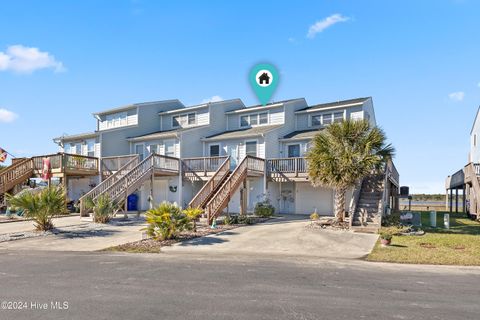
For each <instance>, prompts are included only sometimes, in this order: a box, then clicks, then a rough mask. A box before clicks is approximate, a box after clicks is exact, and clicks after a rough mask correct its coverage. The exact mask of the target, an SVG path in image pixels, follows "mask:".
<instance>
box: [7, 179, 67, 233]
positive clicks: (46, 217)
mask: <svg viewBox="0 0 480 320" xmlns="http://www.w3.org/2000/svg"><path fill="white" fill-rule="evenodd" d="M66 198H67V196H66V191H65V188H64V187H63V186H50V187H48V188H45V189H42V190H41V191H40V192H38V193H32V192H23V193H21V194H19V195H17V196H11V195H7V201H8V202H9V203H10V205H11V206H12V207H14V208H16V209H23V210H24V212H25V216H26V217H27V218H31V219H33V221H34V222H35V228H36V229H37V230H41V231H47V230H50V229H52V228H53V223H52V219H53V218H54V217H56V216H58V215H61V214H63V213H66V212H67V203H66Z"/></svg>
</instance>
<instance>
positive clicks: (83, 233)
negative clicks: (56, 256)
mask: <svg viewBox="0 0 480 320" xmlns="http://www.w3.org/2000/svg"><path fill="white" fill-rule="evenodd" d="M54 225H55V227H56V231H55V234H49V235H45V236H37V237H33V238H27V239H19V240H14V241H5V242H0V250H2V249H3V250H28V251H31V250H42V251H96V250H101V249H105V248H108V247H111V246H116V245H120V244H124V243H127V242H134V241H138V240H141V239H142V231H140V230H141V229H142V228H144V227H145V226H146V223H145V221H144V219H135V218H133V217H131V219H130V221H126V222H122V221H121V217H117V218H115V219H113V221H112V223H110V224H93V223H91V222H88V221H83V220H81V219H80V217H79V216H72V217H65V218H56V219H54ZM33 229H34V227H33V222H32V221H22V222H12V223H3V224H1V225H0V235H1V234H2V233H14V232H15V233H22V232H30V231H32V230H33Z"/></svg>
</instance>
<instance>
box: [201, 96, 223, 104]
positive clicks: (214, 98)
mask: <svg viewBox="0 0 480 320" xmlns="http://www.w3.org/2000/svg"><path fill="white" fill-rule="evenodd" d="M222 100H223V98H222V97H220V96H213V97H210V98H206V99H203V100H202V103H208V102H218V101H222Z"/></svg>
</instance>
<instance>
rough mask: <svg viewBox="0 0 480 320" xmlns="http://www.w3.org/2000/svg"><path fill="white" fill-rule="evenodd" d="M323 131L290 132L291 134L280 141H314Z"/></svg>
mask: <svg viewBox="0 0 480 320" xmlns="http://www.w3.org/2000/svg"><path fill="white" fill-rule="evenodd" d="M322 130H323V129H308V130H298V131H293V132H290V133H289V134H287V135H285V136H284V137H283V138H281V139H280V140H306V139H313V137H315V135H316V134H318V133H319V132H320V131H322Z"/></svg>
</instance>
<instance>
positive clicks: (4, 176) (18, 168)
mask: <svg viewBox="0 0 480 320" xmlns="http://www.w3.org/2000/svg"><path fill="white" fill-rule="evenodd" d="M33 171H34V166H33V160H32V159H31V158H29V159H22V160H19V161H17V162H16V163H14V164H12V165H11V166H9V167H7V168H6V169H4V170H3V171H2V172H0V208H2V207H6V198H5V193H7V192H9V191H11V190H12V189H13V188H14V187H15V186H17V185H19V184H21V183H23V182H25V181H26V180H27V179H28V178H30V177H32V175H33Z"/></svg>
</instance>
